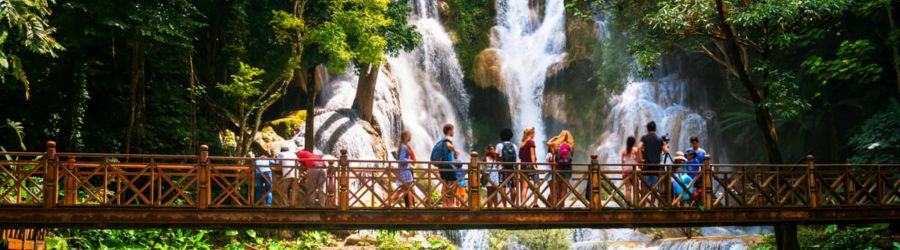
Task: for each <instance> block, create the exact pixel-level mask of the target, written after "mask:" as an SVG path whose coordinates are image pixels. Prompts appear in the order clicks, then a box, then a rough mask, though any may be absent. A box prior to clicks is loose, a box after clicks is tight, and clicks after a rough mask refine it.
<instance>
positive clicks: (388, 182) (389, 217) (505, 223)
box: [0, 142, 900, 229]
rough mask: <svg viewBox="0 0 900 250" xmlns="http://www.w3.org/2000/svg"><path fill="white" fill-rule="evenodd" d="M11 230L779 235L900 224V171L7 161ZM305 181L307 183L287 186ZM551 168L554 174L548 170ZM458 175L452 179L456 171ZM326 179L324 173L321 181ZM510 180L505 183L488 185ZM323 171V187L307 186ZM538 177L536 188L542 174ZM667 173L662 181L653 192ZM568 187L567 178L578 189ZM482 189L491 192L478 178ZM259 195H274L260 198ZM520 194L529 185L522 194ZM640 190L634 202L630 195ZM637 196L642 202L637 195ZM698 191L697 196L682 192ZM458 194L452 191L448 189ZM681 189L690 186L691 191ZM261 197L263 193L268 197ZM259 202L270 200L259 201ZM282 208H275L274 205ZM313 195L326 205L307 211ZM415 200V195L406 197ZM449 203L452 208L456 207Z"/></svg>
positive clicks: (118, 158)
mask: <svg viewBox="0 0 900 250" xmlns="http://www.w3.org/2000/svg"><path fill="white" fill-rule="evenodd" d="M0 154H2V157H0V159H2V160H0V225H4V227H30V228H35V227H37V228H42V227H43V228H46V227H156V226H189V227H224V226H228V227H233V226H288V227H310V228H320V229H328V228H385V227H388V228H391V227H392V228H404V229H435V228H551V227H552V228H560V227H594V228H603V227H639V226H703V225H776V224H791V225H796V224H802V223H864V222H883V221H888V222H897V221H900V165H898V164H886V165H885V164H879V165H875V164H816V163H815V162H814V161H813V158H812V156H810V157H808V159H807V162H806V163H803V164H779V165H768V164H711V163H710V161H709V159H708V158H707V159H705V161H704V163H703V164H702V165H701V166H699V169H698V170H695V171H686V172H685V173H687V174H692V175H695V176H694V177H693V178H690V181H689V182H688V181H682V179H681V178H675V177H676V176H678V175H679V173H678V172H675V171H674V170H673V168H674V167H684V166H679V165H664V166H663V168H662V169H663V170H659V171H635V172H633V173H631V174H630V175H624V176H623V174H622V171H621V169H622V166H621V165H619V164H601V163H598V162H597V158H596V156H592V157H591V158H592V160H591V162H590V163H576V164H573V165H574V168H573V169H575V170H572V171H561V170H556V169H555V168H550V167H548V168H546V169H553V170H521V169H520V168H518V167H516V168H514V169H513V170H503V169H497V168H493V167H491V165H487V164H486V163H484V162H481V161H478V160H477V159H478V157H477V155H476V154H475V153H472V157H471V158H472V159H473V160H471V161H469V162H465V163H457V164H460V165H461V166H462V170H461V171H460V172H461V176H462V177H461V178H460V179H463V178H464V179H467V180H469V181H468V183H467V184H468V185H466V186H465V187H464V188H456V187H457V186H459V184H460V183H459V181H455V182H444V181H442V180H441V179H440V178H439V173H440V172H441V171H445V170H442V169H439V168H437V167H436V165H438V164H447V163H446V162H397V161H373V160H352V159H348V158H347V153H346V152H342V154H343V155H341V156H340V157H339V159H332V160H323V161H322V163H323V164H321V165H319V167H313V168H306V167H294V166H274V167H273V170H272V173H273V174H274V175H273V176H272V177H271V178H269V177H263V178H257V175H255V174H254V173H255V172H257V171H258V167H256V166H255V165H254V164H253V161H252V160H253V159H250V158H240V157H219V156H210V155H209V153H208V151H207V147H205V146H203V147H201V148H200V151H199V154H197V155H134V154H132V155H127V154H92V153H63V152H56V148H55V143H54V142H49V143H48V145H47V150H46V152H5V153H0ZM402 163H413V164H415V165H416V167H415V168H413V170H412V171H413V173H414V176H415V182H414V184H412V185H410V186H409V187H410V188H408V189H406V190H404V189H400V188H398V185H397V182H398V181H399V180H400V177H399V175H398V165H399V164H402ZM283 169H284V170H286V172H287V173H288V175H293V174H296V175H297V178H296V179H291V178H286V176H285V175H283V174H282V170H283ZM538 169H543V168H540V167H539V168H538ZM450 171H452V170H450ZM313 173H316V174H313ZM496 173H500V174H501V175H500V176H501V178H499V180H491V178H483V176H492V175H493V174H496ZM318 174H323V175H324V177H322V179H324V180H321V179H319V181H322V182H323V184H322V185H321V186H318V188H314V189H313V190H308V188H303V186H304V185H303V184H304V183H307V182H308V181H316V180H312V178H314V177H316V176H317V175H318ZM535 175H536V176H537V177H538V178H535V179H531V177H533V176H535ZM648 176H659V177H660V178H659V179H660V181H659V182H657V183H655V184H653V183H648V182H646V181H643V180H644V179H645V177H648ZM566 177H568V178H566ZM472 180H482V181H472ZM257 184H266V185H262V186H267V185H271V187H272V188H271V189H268V188H262V189H259V188H258V187H257V186H258V185H257ZM520 185H521V188H519V187H520ZM629 185H632V186H635V191H634V192H632V193H630V194H629V193H628V191H627V188H626V187H627V186H629ZM638 186H640V187H641V190H643V191H636V190H637V189H638V188H637V187H638ZM691 186H694V187H696V189H697V190H698V191H697V192H681V193H678V191H677V190H679V189H690V187H691ZM445 187H453V188H445ZM679 187H680V188H679ZM257 189H259V190H257ZM255 193H261V194H264V196H262V197H261V198H260V199H257V198H256V197H254V196H256V195H255ZM268 194H271V195H272V196H273V201H272V203H271V204H266V201H265V198H264V197H265V195H268ZM311 194H319V195H320V197H321V199H316V200H314V202H313V203H310V202H307V198H308V197H309V195H311ZM407 197H409V198H407ZM445 199H449V200H450V201H449V202H445Z"/></svg>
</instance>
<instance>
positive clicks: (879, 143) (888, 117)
mask: <svg viewBox="0 0 900 250" xmlns="http://www.w3.org/2000/svg"><path fill="white" fill-rule="evenodd" d="M897 131H900V104H898V103H897V100H896V99H891V102H890V105H888V106H887V107H886V108H885V109H884V110H883V111H880V112H878V113H876V114H875V115H873V116H872V117H870V118H869V119H867V120H865V122H863V124H862V126H861V127H860V128H859V130H858V132H856V134H855V135H853V137H851V138H850V147H851V149H852V151H853V156H852V157H850V159H848V161H849V162H852V163H894V162H900V133H897Z"/></svg>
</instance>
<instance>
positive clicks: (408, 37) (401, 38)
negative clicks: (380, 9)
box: [379, 0, 422, 56]
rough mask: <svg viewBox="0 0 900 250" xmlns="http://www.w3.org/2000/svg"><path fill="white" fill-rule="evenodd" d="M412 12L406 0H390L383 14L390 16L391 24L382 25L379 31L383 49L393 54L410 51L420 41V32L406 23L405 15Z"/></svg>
mask: <svg viewBox="0 0 900 250" xmlns="http://www.w3.org/2000/svg"><path fill="white" fill-rule="evenodd" d="M410 12H412V6H410V5H409V1H408V0H396V1H391V3H389V4H388V9H387V12H386V13H385V15H386V16H387V17H388V18H390V19H391V20H392V21H391V24H389V25H386V26H384V27H382V28H381V29H380V30H379V32H380V33H381V34H383V35H384V39H385V40H386V41H387V46H386V47H385V48H384V51H385V52H387V53H388V54H389V55H392V56H395V55H397V53H399V52H400V51H401V50H403V51H407V52H409V51H412V49H414V48H416V46H417V45H419V43H420V42H421V41H422V34H419V32H418V31H416V27H413V26H411V25H409V24H408V21H407V16H409V14H410Z"/></svg>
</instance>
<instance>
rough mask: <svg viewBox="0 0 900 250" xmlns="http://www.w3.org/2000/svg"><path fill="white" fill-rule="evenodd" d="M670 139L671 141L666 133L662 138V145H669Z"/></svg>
mask: <svg viewBox="0 0 900 250" xmlns="http://www.w3.org/2000/svg"><path fill="white" fill-rule="evenodd" d="M671 139H672V138H669V134H668V133H666V135H664V136H662V140H663V143H667V144H668V143H669V140H671Z"/></svg>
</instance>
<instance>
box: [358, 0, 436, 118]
mask: <svg viewBox="0 0 900 250" xmlns="http://www.w3.org/2000/svg"><path fill="white" fill-rule="evenodd" d="M411 10H412V8H411V7H410V6H409V5H408V4H407V1H406V0H399V1H394V2H391V3H390V4H388V9H387V12H386V13H385V15H386V16H387V18H388V19H389V20H390V24H388V25H385V26H382V27H379V28H377V29H376V32H375V34H373V36H381V37H384V39H385V41H386V44H385V49H384V51H385V52H387V53H388V54H390V55H392V56H395V55H396V54H397V53H399V51H400V50H404V51H407V52H408V51H410V50H412V49H413V48H415V47H416V45H417V44H418V43H419V40H421V34H419V32H417V31H416V30H415V27H413V26H411V25H409V24H408V23H407V20H406V17H407V15H409V12H410V11H411ZM381 61H383V59H382V60H379V61H378V62H374V63H366V62H358V67H357V70H358V71H359V81H358V83H357V85H356V98H354V99H353V108H354V109H356V110H357V111H359V113H360V116H361V117H362V119H363V120H366V121H368V122H373V118H374V117H373V115H372V109H373V105H374V102H375V85H376V84H377V83H378V71H379V70H380V69H381Z"/></svg>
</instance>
